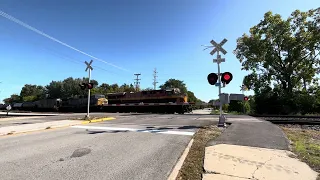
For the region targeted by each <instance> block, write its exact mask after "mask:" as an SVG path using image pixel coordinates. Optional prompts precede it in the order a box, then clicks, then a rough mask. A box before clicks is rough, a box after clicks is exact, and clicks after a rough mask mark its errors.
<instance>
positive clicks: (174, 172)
mask: <svg viewBox="0 0 320 180" xmlns="http://www.w3.org/2000/svg"><path fill="white" fill-rule="evenodd" d="M192 144H193V138H192V139H191V140H190V142H189V144H188V146H187V147H186V149H185V150H184V152H183V153H182V155H181V157H180V158H179V160H178V162H177V164H176V165H175V166H174V168H173V170H172V171H171V173H170V175H169V177H168V180H176V179H177V177H178V174H179V171H180V169H181V167H182V165H183V163H184V161H185V159H186V157H187V156H188V154H189V151H190V148H191V146H192Z"/></svg>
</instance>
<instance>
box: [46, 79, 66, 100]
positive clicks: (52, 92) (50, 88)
mask: <svg viewBox="0 0 320 180" xmlns="http://www.w3.org/2000/svg"><path fill="white" fill-rule="evenodd" d="M62 87H63V83H62V81H51V82H50V84H49V85H47V86H46V89H47V93H48V95H49V98H61V97H63V94H62Z"/></svg>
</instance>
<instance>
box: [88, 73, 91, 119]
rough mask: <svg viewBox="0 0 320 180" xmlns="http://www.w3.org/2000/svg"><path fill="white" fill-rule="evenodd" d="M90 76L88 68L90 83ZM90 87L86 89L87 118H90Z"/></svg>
mask: <svg viewBox="0 0 320 180" xmlns="http://www.w3.org/2000/svg"><path fill="white" fill-rule="evenodd" d="M90 78H91V69H89V81H88V83H90ZM89 112H90V89H89V90H88V110H87V118H90V114H89Z"/></svg>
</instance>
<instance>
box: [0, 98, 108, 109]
mask: <svg viewBox="0 0 320 180" xmlns="http://www.w3.org/2000/svg"><path fill="white" fill-rule="evenodd" d="M105 103H106V104H107V103H108V100H107V99H106V98H105V96H104V95H100V94H98V95H92V96H90V109H91V110H92V111H97V110H102V107H103V105H104V104H105ZM8 105H9V104H6V105H0V109H2V110H5V109H6V107H7V106H8ZM10 106H11V109H12V110H22V111H34V112H41V111H46V112H60V111H61V112H65V111H71V112H82V111H84V110H85V109H86V108H87V106H88V98H86V97H78V98H67V99H60V98H55V99H41V100H38V101H34V102H22V103H13V104H10Z"/></svg>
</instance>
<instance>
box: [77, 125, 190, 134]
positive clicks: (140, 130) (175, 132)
mask: <svg viewBox="0 0 320 180" xmlns="http://www.w3.org/2000/svg"><path fill="white" fill-rule="evenodd" d="M71 127H72V128H80V129H97V130H106V131H108V130H109V131H132V132H149V133H160V134H175V135H186V136H192V135H193V134H194V132H187V131H166V130H151V129H134V128H120V127H105V126H103V127H101V126H71Z"/></svg>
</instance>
